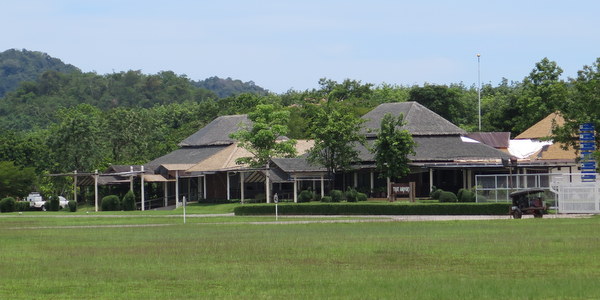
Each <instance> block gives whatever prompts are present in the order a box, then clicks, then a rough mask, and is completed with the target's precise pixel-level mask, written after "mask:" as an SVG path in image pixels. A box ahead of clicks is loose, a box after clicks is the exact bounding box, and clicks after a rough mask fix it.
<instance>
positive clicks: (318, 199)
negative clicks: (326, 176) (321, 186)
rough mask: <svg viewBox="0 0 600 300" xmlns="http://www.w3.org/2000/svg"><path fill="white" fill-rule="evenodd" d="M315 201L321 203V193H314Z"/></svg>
mask: <svg viewBox="0 0 600 300" xmlns="http://www.w3.org/2000/svg"><path fill="white" fill-rule="evenodd" d="M313 201H321V193H317V192H313Z"/></svg>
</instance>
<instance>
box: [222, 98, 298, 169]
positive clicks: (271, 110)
mask: <svg viewBox="0 0 600 300" xmlns="http://www.w3.org/2000/svg"><path fill="white" fill-rule="evenodd" d="M289 117H290V112H289V111H285V110H276V109H275V106H274V105H272V104H261V105H258V106H256V108H255V110H254V111H253V112H251V113H249V114H248V118H249V119H250V120H251V121H252V127H251V128H242V129H240V130H239V131H237V132H235V133H233V134H231V138H233V139H236V140H238V141H239V146H240V147H242V148H244V149H246V150H248V151H249V152H250V153H251V154H252V156H248V157H242V158H238V159H237V161H236V163H238V164H249V165H250V166H252V167H263V166H265V165H267V163H268V162H269V161H270V160H271V158H273V157H294V156H296V149H295V145H296V140H279V139H280V138H281V137H284V136H285V135H286V134H287V132H288V128H287V123H288V119H289Z"/></svg>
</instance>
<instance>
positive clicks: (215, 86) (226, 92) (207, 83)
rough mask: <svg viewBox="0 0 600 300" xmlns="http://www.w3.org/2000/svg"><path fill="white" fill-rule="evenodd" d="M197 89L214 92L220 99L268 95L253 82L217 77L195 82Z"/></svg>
mask: <svg viewBox="0 0 600 300" xmlns="http://www.w3.org/2000/svg"><path fill="white" fill-rule="evenodd" d="M192 84H193V85H194V86H196V87H199V88H203V89H207V90H209V91H212V92H214V93H215V94H216V95H217V96H218V97H219V98H225V97H230V96H236V95H239V94H243V93H250V94H257V95H263V96H264V95H267V94H268V91H267V90H265V89H263V88H262V87H259V86H257V85H256V84H255V83H254V82H253V81H247V82H243V81H241V80H239V79H238V80H234V79H231V78H229V77H227V78H225V79H223V78H219V77H217V76H213V77H209V78H206V79H204V80H200V81H193V82H192Z"/></svg>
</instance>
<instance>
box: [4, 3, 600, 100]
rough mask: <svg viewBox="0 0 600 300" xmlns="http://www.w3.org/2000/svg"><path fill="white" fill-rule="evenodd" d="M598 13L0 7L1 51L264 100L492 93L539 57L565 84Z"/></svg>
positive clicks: (498, 7) (595, 6)
mask: <svg viewBox="0 0 600 300" xmlns="http://www.w3.org/2000/svg"><path fill="white" fill-rule="evenodd" d="M599 11H600V1H591V0H589V1H578V0H573V1H555V0H545V1H538V0H533V1H528V0H520V1H513V0H505V1H495V0H492V1H461V0H456V1H441V0H422V1H414V0H411V1H403V0H400V1H387V0H370V1H352V0H345V1H338V0H334V1H328V0H302V1H286V0H264V1H259V0H248V1H242V0H233V1H232V0H218V1H217V0H210V1H204V0H197V1H193V0H170V1H157V0H143V1H138V0H87V1H86V0H19V1H8V0H3V1H1V3H0V12H1V15H2V17H1V18H0V26H1V28H2V34H1V37H0V52H1V51H4V50H7V49H13V48H14V49H27V50H32V51H41V52H45V53H48V54H49V55H50V56H53V57H56V58H59V59H61V60H62V61H63V62H65V63H69V64H72V65H75V66H76V67H78V68H80V69H81V70H82V71H84V72H96V73H98V74H106V73H112V72H121V71H127V70H141V71H142V72H143V73H146V74H155V73H157V72H160V71H173V72H175V73H177V74H180V75H186V76H187V77H188V78H190V79H192V80H203V79H206V78H208V77H212V76H218V77H221V78H227V77H231V78H233V79H240V80H242V81H253V82H254V83H256V84H257V85H259V86H261V87H263V88H266V89H268V90H270V91H272V92H275V93H284V92H286V91H287V90H290V89H293V90H298V91H302V90H306V89H313V88H318V87H319V85H318V81H319V79H320V78H328V79H333V80H336V81H340V82H341V81H343V80H344V79H353V80H360V81H361V82H363V83H372V84H374V85H380V84H383V83H386V84H391V85H404V86H410V85H423V84H425V83H429V84H452V83H462V84H464V85H466V86H473V85H474V86H476V85H477V82H478V80H480V81H481V83H482V84H487V83H489V84H492V85H494V86H495V85H498V84H499V83H500V82H501V80H502V78H506V79H508V80H509V81H521V80H523V78H524V77H526V76H527V75H528V74H529V73H530V72H531V70H532V69H533V68H534V67H535V64H536V63H537V62H539V61H541V60H542V59H543V58H544V57H547V58H548V59H550V60H552V61H555V62H556V63H557V64H558V66H559V67H561V68H562V69H563V70H564V73H563V77H564V79H567V78H569V77H571V78H572V77H576V76H577V71H578V70H581V69H582V68H583V66H585V65H592V64H593V63H594V62H595V61H596V59H597V58H598V57H600V18H599V17H598V12H599ZM477 54H480V55H481V56H480V60H479V62H478V59H477ZM478 70H479V74H480V75H479V76H478Z"/></svg>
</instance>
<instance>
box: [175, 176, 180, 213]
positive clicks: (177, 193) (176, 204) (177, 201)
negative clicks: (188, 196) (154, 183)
mask: <svg viewBox="0 0 600 300" xmlns="http://www.w3.org/2000/svg"><path fill="white" fill-rule="evenodd" d="M175 207H179V170H177V171H175Z"/></svg>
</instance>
